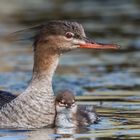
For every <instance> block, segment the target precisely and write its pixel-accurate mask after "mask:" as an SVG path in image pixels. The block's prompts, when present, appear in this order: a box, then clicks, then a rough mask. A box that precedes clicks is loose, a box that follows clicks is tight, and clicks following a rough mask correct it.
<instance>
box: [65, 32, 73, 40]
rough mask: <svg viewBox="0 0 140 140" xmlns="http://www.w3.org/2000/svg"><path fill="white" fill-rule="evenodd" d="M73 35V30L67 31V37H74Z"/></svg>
mask: <svg viewBox="0 0 140 140" xmlns="http://www.w3.org/2000/svg"><path fill="white" fill-rule="evenodd" d="M73 36H74V34H73V33H71V32H67V33H66V37H67V38H68V39H70V38H72V37H73Z"/></svg>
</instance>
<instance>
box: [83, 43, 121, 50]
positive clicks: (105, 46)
mask: <svg viewBox="0 0 140 140" xmlns="http://www.w3.org/2000/svg"><path fill="white" fill-rule="evenodd" d="M80 48H90V49H119V48H120V46H118V45H115V44H101V43H86V44H81V45H80Z"/></svg>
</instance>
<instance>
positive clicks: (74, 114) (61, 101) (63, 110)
mask: <svg viewBox="0 0 140 140" xmlns="http://www.w3.org/2000/svg"><path fill="white" fill-rule="evenodd" d="M55 107H56V118H55V126H57V127H61V128H69V127H79V126H89V125H91V124H93V123H97V122H98V120H99V117H98V116H97V113H96V112H95V110H94V107H93V106H85V105H82V106H81V105H80V106H78V105H77V103H76V101H75V96H74V93H73V92H72V91H71V90H62V91H59V92H58V94H57V95H56V99H55Z"/></svg>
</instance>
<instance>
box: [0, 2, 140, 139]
mask: <svg viewBox="0 0 140 140" xmlns="http://www.w3.org/2000/svg"><path fill="white" fill-rule="evenodd" d="M52 19H64V20H72V21H77V22H79V23H81V24H82V25H83V26H84V28H85V31H86V34H87V36H89V37H91V38H93V39H94V40H95V41H97V42H103V43H106V42H108V43H115V44H119V45H120V46H121V49H120V50H117V51H99V50H98V51H95V50H77V51H74V52H70V53H67V54H66V55H64V56H62V58H61V61H60V66H59V67H58V69H57V72H56V75H55V77H54V90H55V92H56V91H57V90H59V89H62V88H63V87H66V88H70V89H72V90H74V91H75V92H76V95H83V97H84V96H85V100H84V104H87V103H88V104H89V101H88V102H87V98H86V97H87V96H91V97H90V98H91V100H90V101H94V102H92V103H93V104H95V105H96V106H97V111H98V112H99V113H100V114H102V115H103V116H110V117H111V116H113V117H114V114H115V116H116V113H118V114H120V113H121V114H122V116H121V115H118V114H117V116H118V118H117V119H116V118H115V119H114V120H111V121H110V119H109V120H108V119H107V120H105V121H104V122H103V123H101V125H99V126H98V127H97V128H94V129H97V130H98V129H100V130H101V129H102V127H103V126H104V125H105V126H106V125H107V123H106V121H108V124H110V126H111V127H109V128H108V130H110V129H111V130H113V129H114V128H117V127H118V128H117V132H116V131H115V132H116V133H117V134H116V133H115V134H114V131H113V134H111V136H112V135H115V137H117V139H119V138H118V135H119V136H120V134H123V135H124V138H125V136H126V135H130V133H132V135H134V136H137V135H139V134H140V129H139V127H138V125H139V124H140V120H139V118H140V93H139V92H140V62H139V61H140V0H53V1H52V0H10V1H9V0H0V37H1V38H3V36H6V35H9V34H10V33H13V32H15V31H18V30H22V29H26V28H29V27H32V26H34V25H39V24H42V23H45V22H47V21H48V20H52ZM28 34H30V33H29V32H27V34H26V32H25V34H24V36H25V37H26V35H28ZM32 67H33V51H32V42H28V41H25V42H24V41H22V42H20V41H15V42H9V41H4V40H1V41H0V89H4V90H8V91H13V93H20V92H21V91H23V90H24V89H25V87H26V86H27V84H28V82H29V80H30V78H31V71H32ZM101 101H102V105H101ZM90 103H91V102H90ZM125 111H126V112H125ZM123 114H124V115H123ZM120 118H122V120H121V119H120ZM132 119H133V121H132ZM123 125H126V128H123ZM121 126H122V127H121ZM130 126H131V127H130ZM132 126H134V127H132ZM120 129H121V130H120ZM122 129H123V130H124V131H125V132H124V131H122ZM128 130H130V131H128ZM118 132H120V134H118ZM103 134H104V133H103ZM129 138H130V139H131V138H132V136H131V137H129ZM113 140H114V139H113ZM127 140H128V137H127Z"/></svg>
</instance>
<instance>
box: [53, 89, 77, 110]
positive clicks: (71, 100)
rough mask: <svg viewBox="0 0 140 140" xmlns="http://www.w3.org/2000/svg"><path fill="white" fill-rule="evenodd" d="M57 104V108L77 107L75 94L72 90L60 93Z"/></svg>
mask: <svg viewBox="0 0 140 140" xmlns="http://www.w3.org/2000/svg"><path fill="white" fill-rule="evenodd" d="M55 104H56V106H59V107H64V108H71V107H73V106H75V97H74V94H73V92H72V91H70V90H62V91H59V92H58V93H57V95H56V99H55Z"/></svg>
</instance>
